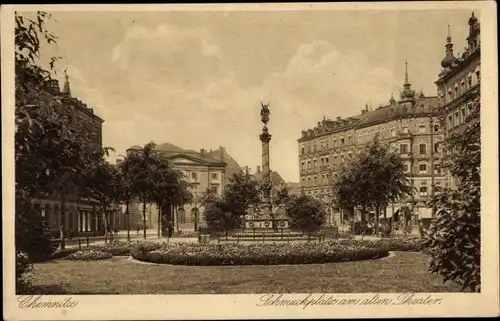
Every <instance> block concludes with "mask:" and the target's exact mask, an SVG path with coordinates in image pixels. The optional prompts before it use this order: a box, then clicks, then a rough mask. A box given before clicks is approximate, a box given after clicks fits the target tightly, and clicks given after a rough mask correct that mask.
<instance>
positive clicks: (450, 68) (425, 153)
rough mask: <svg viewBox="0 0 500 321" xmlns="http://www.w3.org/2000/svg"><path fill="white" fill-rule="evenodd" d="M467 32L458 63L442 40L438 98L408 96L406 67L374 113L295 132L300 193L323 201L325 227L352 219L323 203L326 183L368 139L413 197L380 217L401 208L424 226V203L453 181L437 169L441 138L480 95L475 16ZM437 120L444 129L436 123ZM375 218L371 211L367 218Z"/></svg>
mask: <svg viewBox="0 0 500 321" xmlns="http://www.w3.org/2000/svg"><path fill="white" fill-rule="evenodd" d="M469 26H470V32H469V36H468V38H467V41H468V47H467V48H466V50H465V52H464V54H463V55H462V56H461V57H460V58H457V57H455V56H454V55H453V44H452V43H451V37H450V36H449V35H448V38H447V41H446V44H445V49H446V50H445V58H444V59H443V61H442V63H441V66H442V68H443V69H442V70H441V72H440V73H439V77H438V80H437V82H436V85H437V87H438V88H437V92H438V95H437V96H428V95H425V94H424V93H423V92H420V93H418V94H417V93H416V92H415V91H414V90H413V89H412V87H411V84H410V81H409V76H408V64H407V63H406V72H405V78H404V80H405V81H404V84H403V86H402V90H401V93H400V97H399V98H398V100H396V99H395V98H394V97H393V96H391V97H390V99H389V100H388V103H386V104H384V105H383V106H380V107H378V108H377V109H375V110H369V108H368V106H365V108H363V109H362V110H361V111H360V112H359V113H358V114H357V115H355V116H352V117H348V118H341V117H337V118H336V119H335V120H332V119H325V118H324V119H323V120H322V121H319V122H318V123H317V125H316V126H315V127H314V128H311V129H306V130H302V135H301V137H300V138H299V139H298V145H299V166H300V168H299V171H300V186H301V190H302V191H303V193H305V194H306V195H310V196H312V197H314V198H316V199H318V200H320V201H323V202H324V204H325V206H326V208H327V210H328V213H329V217H328V222H329V223H330V224H331V223H333V222H334V221H335V222H336V223H337V224H340V223H341V221H344V219H347V218H348V217H352V215H354V216H355V217H356V216H357V215H359V213H346V212H345V210H342V209H340V208H339V207H337V206H335V205H331V204H329V202H330V199H331V193H332V191H331V184H332V180H333V179H334V178H335V177H336V176H337V175H338V173H339V171H340V170H341V168H342V166H343V163H344V162H346V161H347V160H348V158H350V157H352V156H353V155H354V154H355V153H357V152H359V151H361V150H362V149H364V148H365V146H366V145H367V144H368V143H370V142H372V141H373V139H374V138H375V135H378V137H379V140H380V142H381V143H382V144H384V145H385V146H387V147H388V148H389V149H390V150H391V151H394V152H397V153H399V154H400V155H401V157H402V158H403V160H404V161H405V172H406V174H407V175H408V177H409V178H410V181H411V183H412V184H413V186H414V187H415V190H416V192H415V193H414V195H412V197H409V198H408V199H404V200H401V201H400V202H398V203H397V204H393V205H390V206H389V207H388V208H386V209H381V212H384V211H385V215H386V217H387V218H390V217H392V215H393V214H394V213H396V212H398V210H399V209H401V208H402V207H408V208H409V209H410V212H411V213H412V214H413V215H412V219H413V223H415V222H416V220H417V219H423V221H424V222H430V220H431V219H432V210H431V209H429V208H427V206H426V202H427V201H428V200H429V198H430V197H432V196H433V195H434V194H435V193H439V191H440V189H441V188H443V187H452V186H453V179H451V178H450V177H449V175H447V173H446V169H445V168H443V166H441V162H442V160H443V152H444V151H443V148H442V147H443V146H442V145H443V141H444V139H445V137H446V136H447V135H450V134H451V133H453V132H457V131H459V130H460V128H461V125H462V124H463V123H464V122H465V118H466V116H468V115H469V114H470V110H469V109H468V107H467V106H470V104H469V105H468V102H469V101H470V100H471V99H473V97H478V96H479V83H480V74H479V66H480V55H479V22H478V21H477V18H476V17H475V16H474V14H472V16H471V19H469ZM443 117H445V118H446V119H447V121H446V122H442V119H443ZM374 215H375V212H374V211H372V217H374ZM381 215H383V214H381Z"/></svg>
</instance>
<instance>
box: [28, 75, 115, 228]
mask: <svg viewBox="0 0 500 321" xmlns="http://www.w3.org/2000/svg"><path fill="white" fill-rule="evenodd" d="M50 82H51V88H52V93H53V94H54V95H55V96H57V98H58V99H60V101H61V102H62V104H64V106H65V107H67V108H69V109H71V110H72V111H73V112H74V114H75V115H76V116H77V117H78V118H79V119H80V120H81V121H82V123H83V124H84V127H85V130H86V131H87V132H88V133H90V134H91V135H92V136H91V137H92V142H91V144H92V146H94V147H95V148H96V149H100V148H101V147H102V124H103V122H104V120H103V119H102V118H100V117H99V116H97V115H95V114H94V110H93V109H92V108H89V107H88V106H87V105H86V104H85V103H83V102H82V101H81V100H79V99H78V98H76V97H73V96H72V95H71V88H70V81H69V76H68V74H67V72H66V73H65V79H64V84H63V88H62V90H61V89H60V87H59V82H58V81H57V80H55V79H53V80H51V81H50ZM31 202H32V204H33V208H34V209H35V211H36V212H37V213H39V214H40V215H42V216H43V217H45V219H46V221H47V223H48V226H49V228H50V229H51V231H52V233H53V235H54V237H58V236H59V234H60V231H61V229H63V230H64V231H65V232H66V236H68V237H73V236H74V237H76V236H90V235H92V236H93V235H96V236H99V235H104V234H105V231H104V226H105V224H104V215H103V213H102V212H101V209H100V205H99V203H98V202H96V201H94V200H91V199H82V198H78V197H76V196H75V197H72V196H68V201H66V202H65V208H64V213H65V226H61V222H62V219H61V202H60V201H59V199H58V197H57V195H54V197H51V198H45V199H33V200H32V201H31ZM105 216H106V221H107V226H108V227H109V228H110V229H115V228H117V229H119V228H121V227H123V226H124V222H123V220H121V217H120V212H119V210H118V208H117V207H115V206H112V207H110V208H108V209H107V210H106V213H105Z"/></svg>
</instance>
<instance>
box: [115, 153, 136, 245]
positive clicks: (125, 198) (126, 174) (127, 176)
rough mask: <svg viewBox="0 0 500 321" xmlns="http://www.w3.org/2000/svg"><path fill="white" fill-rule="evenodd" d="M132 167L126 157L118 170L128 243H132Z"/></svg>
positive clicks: (129, 159) (119, 164)
mask: <svg viewBox="0 0 500 321" xmlns="http://www.w3.org/2000/svg"><path fill="white" fill-rule="evenodd" d="M131 166H132V162H131V158H129V157H125V158H124V159H123V160H122V161H121V162H120V163H118V169H119V170H120V172H121V174H120V177H121V185H120V190H119V198H120V201H121V202H123V203H125V217H126V225H127V241H130V208H129V207H130V202H131V201H132V198H133V196H134V195H133V191H132V182H133V181H134V179H133V177H132V171H131V169H130V167H131Z"/></svg>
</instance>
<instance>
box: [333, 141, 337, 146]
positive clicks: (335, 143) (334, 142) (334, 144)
mask: <svg viewBox="0 0 500 321" xmlns="http://www.w3.org/2000/svg"><path fill="white" fill-rule="evenodd" d="M333 147H337V140H336V139H334V140H333Z"/></svg>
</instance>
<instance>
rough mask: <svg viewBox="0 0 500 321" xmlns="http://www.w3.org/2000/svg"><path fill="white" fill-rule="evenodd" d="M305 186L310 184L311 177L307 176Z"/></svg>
mask: <svg viewBox="0 0 500 321" xmlns="http://www.w3.org/2000/svg"><path fill="white" fill-rule="evenodd" d="M307 186H311V178H310V177H308V178H307Z"/></svg>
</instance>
